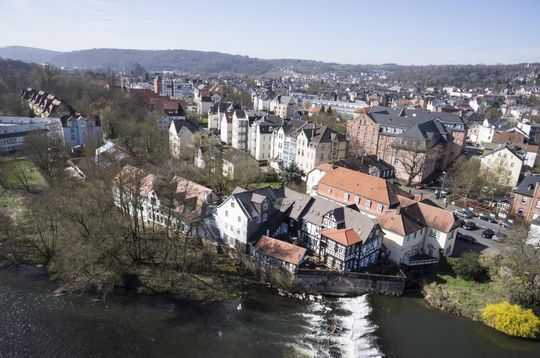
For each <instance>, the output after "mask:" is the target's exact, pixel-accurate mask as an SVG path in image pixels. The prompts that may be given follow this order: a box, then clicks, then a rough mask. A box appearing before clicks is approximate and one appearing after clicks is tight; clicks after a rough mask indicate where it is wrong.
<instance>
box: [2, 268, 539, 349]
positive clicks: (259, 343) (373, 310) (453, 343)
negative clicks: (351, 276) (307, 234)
mask: <svg viewBox="0 0 540 358" xmlns="http://www.w3.org/2000/svg"><path fill="white" fill-rule="evenodd" d="M55 287H56V286H54V285H52V284H50V283H49V282H47V281H46V280H45V279H44V277H43V276H40V275H37V276H36V275H34V274H29V273H28V272H25V273H20V272H19V273H14V272H6V271H0V305H1V307H2V309H1V310H0V357H2V358H4V357H6V358H8V357H9V358H11V357H70V358H72V357H92V358H94V357H135V358H137V357H144V358H149V357H160V358H161V357H165V358H167V357H175V358H177V357H182V358H184V357H231V358H232V357H235V358H236V357H256V358H266V357H347V358H349V357H350V358H352V357H381V356H387V357H400V358H409V357H411V358H412V357H414V358H418V357H420V358H421V357H441V358H446V357H449V358H450V357H452V358H455V357H490V358H493V357H494V358H499V357H500V358H502V357H505V358H506V357H510V358H511V357H520V358H521V357H524V358H528V357H535V358H538V357H540V343H538V342H530V341H523V340H519V339H513V338H509V337H506V336H504V335H502V334H499V333H497V332H495V331H493V330H491V329H489V328H487V327H484V326H483V325H481V324H478V323H475V322H470V321H468V320H463V319H459V318H456V317H454V316H451V315H447V314H444V313H441V312H437V311H432V310H429V309H428V308H427V307H425V306H424V305H423V304H422V301H421V300H420V299H415V298H391V297H379V296H370V297H368V296H362V297H356V298H341V299H321V300H317V301H315V302H298V301H293V300H290V299H288V298H285V297H280V296H278V295H275V294H274V293H273V292H272V291H270V290H266V289H261V288H257V289H256V290H255V289H254V290H253V291H249V292H246V293H245V295H244V297H243V298H242V299H241V300H237V301H229V302H225V303H220V304H206V305H204V304H195V303H193V302H188V301H173V300H170V299H168V298H163V297H114V298H112V299H111V300H109V301H107V302H105V303H103V302H94V301H93V300H92V299H91V298H90V297H88V296H76V297H72V296H69V297H54V296H53V295H51V292H52V290H53V289H54V288H55ZM383 352H384V354H383Z"/></svg>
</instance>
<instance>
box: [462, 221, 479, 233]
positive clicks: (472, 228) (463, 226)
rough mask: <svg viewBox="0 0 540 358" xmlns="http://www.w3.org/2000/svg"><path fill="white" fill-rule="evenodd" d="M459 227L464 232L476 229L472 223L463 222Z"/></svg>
mask: <svg viewBox="0 0 540 358" xmlns="http://www.w3.org/2000/svg"><path fill="white" fill-rule="evenodd" d="M461 227H462V228H464V229H465V230H469V231H472V230H476V229H478V226H477V225H476V224H475V223H474V221H465V222H464V223H463V224H462V225H461Z"/></svg>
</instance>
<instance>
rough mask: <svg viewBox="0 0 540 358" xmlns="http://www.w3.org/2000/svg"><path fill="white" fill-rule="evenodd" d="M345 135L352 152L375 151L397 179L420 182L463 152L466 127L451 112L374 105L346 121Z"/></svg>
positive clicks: (368, 152)
mask: <svg viewBox="0 0 540 358" xmlns="http://www.w3.org/2000/svg"><path fill="white" fill-rule="evenodd" d="M347 136H348V138H349V140H350V146H349V148H350V152H351V153H352V154H354V155H357V156H361V155H364V154H368V155H375V156H377V158H379V159H382V160H384V161H385V162H387V163H389V164H391V165H393V166H394V167H395V172H396V177H397V178H398V179H402V180H407V181H409V182H411V183H419V182H423V181H426V180H427V179H428V178H430V177H431V176H432V175H434V174H435V173H437V172H438V171H442V170H444V169H446V168H447V167H448V166H449V165H450V164H451V163H452V162H453V161H454V160H455V159H456V158H457V157H458V156H459V155H460V154H461V153H462V151H463V146H464V144H465V127H464V124H463V121H462V120H461V118H460V117H459V116H457V115H455V114H452V113H444V112H441V113H436V112H428V111H423V110H409V109H391V108H386V107H375V108H371V109H370V110H369V112H367V113H361V114H359V115H358V116H357V117H355V118H354V119H353V120H350V121H349V122H348V123H347Z"/></svg>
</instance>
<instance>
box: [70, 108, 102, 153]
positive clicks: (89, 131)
mask: <svg viewBox="0 0 540 358" xmlns="http://www.w3.org/2000/svg"><path fill="white" fill-rule="evenodd" d="M62 127H63V130H64V140H65V143H66V146H68V148H70V149H72V150H73V148H75V147H85V146H86V145H93V146H94V147H97V146H99V145H100V144H101V141H102V132H101V120H100V119H99V117H96V118H86V117H83V116H81V115H75V116H70V117H62Z"/></svg>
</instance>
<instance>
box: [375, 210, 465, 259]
mask: <svg viewBox="0 0 540 358" xmlns="http://www.w3.org/2000/svg"><path fill="white" fill-rule="evenodd" d="M378 223H379V225H380V226H381V228H382V230H383V232H384V246H385V247H386V249H387V252H388V254H389V256H388V257H389V259H390V260H392V261H394V262H396V263H398V264H404V265H407V266H418V265H425V264H433V263H437V262H438V261H439V259H440V256H450V255H452V253H453V251H454V245H455V242H456V232H457V227H458V220H456V219H455V217H454V214H453V213H452V212H450V211H447V210H444V209H442V208H439V207H437V206H434V205H430V204H428V203H424V202H416V201H411V202H410V203H408V204H403V205H402V206H401V207H399V208H396V209H391V210H387V211H385V212H384V213H383V214H382V215H381V216H379V218H378Z"/></svg>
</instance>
